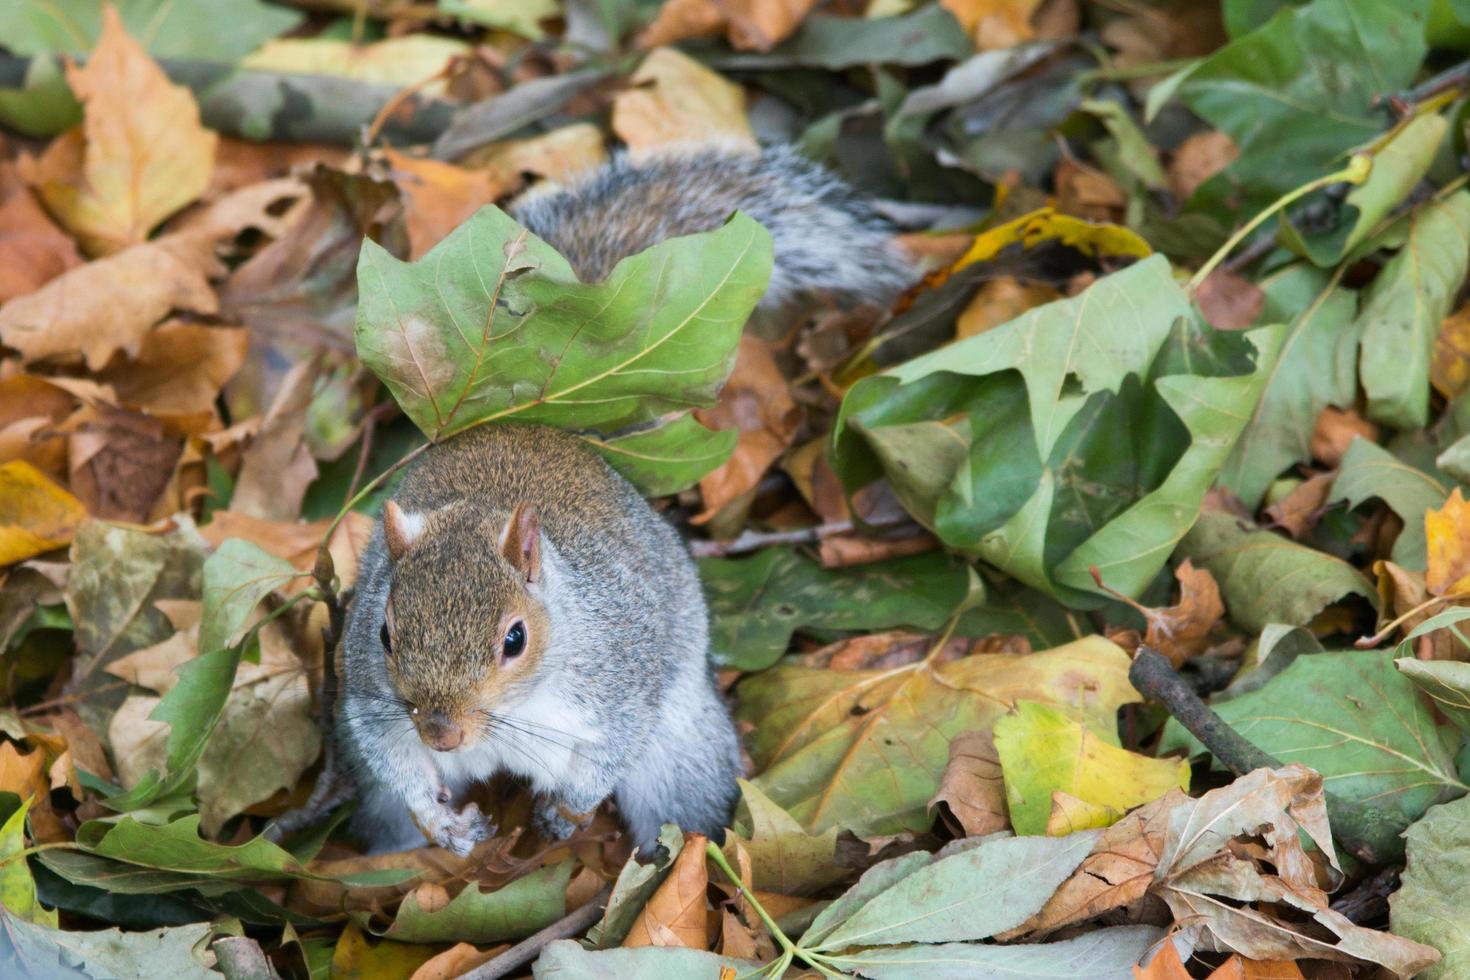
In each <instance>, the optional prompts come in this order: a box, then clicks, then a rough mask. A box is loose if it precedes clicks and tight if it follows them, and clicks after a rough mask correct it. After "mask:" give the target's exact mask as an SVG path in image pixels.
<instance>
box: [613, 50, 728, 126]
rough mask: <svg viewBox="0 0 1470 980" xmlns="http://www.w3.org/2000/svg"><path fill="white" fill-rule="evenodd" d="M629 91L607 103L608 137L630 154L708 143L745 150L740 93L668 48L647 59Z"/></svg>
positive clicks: (692, 61)
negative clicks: (612, 135)
mask: <svg viewBox="0 0 1470 980" xmlns="http://www.w3.org/2000/svg"><path fill="white" fill-rule="evenodd" d="M630 81H631V83H632V85H633V86H634V87H632V88H630V89H628V90H627V91H626V92H623V93H621V94H619V95H618V96H617V98H616V99H614V100H613V117H612V127H613V132H615V133H617V134H618V138H619V139H621V140H622V141H623V142H624V143H627V144H628V146H629V147H630V148H631V149H632V150H633V151H634V152H639V151H647V150H651V149H655V148H657V147H660V146H663V145H665V144H669V143H687V142H689V141H691V140H699V139H705V140H709V139H713V140H720V141H724V142H729V143H735V144H740V143H744V144H749V145H750V147H751V152H757V148H756V146H755V137H754V136H753V135H752V134H751V131H750V123H749V122H748V121H747V120H746V117H745V93H743V92H742V91H741V90H740V87H739V86H738V85H735V84H734V83H733V82H730V81H727V80H726V79H724V78H722V77H721V76H719V75H718V74H716V73H715V72H713V71H711V70H710V69H708V68H706V67H704V66H703V65H701V64H700V63H699V62H697V61H695V60H693V59H692V58H690V57H689V56H688V55H685V54H681V53H680V52H678V51H677V50H675V49H673V48H658V49H657V50H655V51H652V52H650V53H649V55H648V57H647V58H645V59H644V60H643V64H641V65H639V66H638V70H637V71H635V72H634V73H633V77H632V78H631V79H630Z"/></svg>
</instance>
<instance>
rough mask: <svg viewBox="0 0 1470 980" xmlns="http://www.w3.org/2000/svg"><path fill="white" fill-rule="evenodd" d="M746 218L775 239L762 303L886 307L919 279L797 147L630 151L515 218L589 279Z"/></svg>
mask: <svg viewBox="0 0 1470 980" xmlns="http://www.w3.org/2000/svg"><path fill="white" fill-rule="evenodd" d="M737 210H738V211H743V212H745V213H746V214H748V215H750V216H751V217H752V218H754V219H755V220H757V221H759V222H760V223H761V224H762V225H764V226H765V227H766V229H767V230H768V231H770V233H771V237H772V239H773V240H774V243H775V269H774V270H773V271H772V273H771V283H770V286H769V288H767V290H766V295H765V298H764V299H762V300H761V303H760V308H761V309H763V310H774V309H779V308H781V307H783V306H785V305H786V304H788V303H790V302H792V301H794V300H797V299H800V298H803V297H806V296H810V295H813V294H817V295H826V296H830V297H832V298H833V299H836V300H837V301H839V302H842V303H849V304H852V303H875V304H886V303H888V302H889V301H891V300H892V299H893V298H894V297H895V296H896V295H897V294H898V293H899V292H900V291H901V290H903V289H904V288H905V287H907V286H908V285H910V284H911V283H912V282H913V281H914V280H915V279H916V278H917V277H918V272H917V270H916V268H915V265H914V260H913V259H912V257H910V256H909V255H907V254H906V253H905V252H904V250H903V249H901V248H900V247H898V246H897V245H895V244H894V242H893V235H894V231H895V229H894V227H893V226H892V225H891V224H890V223H889V222H888V220H887V219H885V218H884V217H883V216H881V215H880V214H878V213H877V212H876V211H875V210H873V208H872V207H871V206H870V205H869V204H868V202H867V201H865V200H864V199H863V198H862V197H861V196H859V195H858V194H857V193H856V192H855V191H854V190H853V189H852V188H851V187H849V186H848V185H847V184H845V183H844V182H843V181H842V180H841V179H839V178H838V177H836V176H834V175H833V174H831V173H829V172H828V171H826V170H824V169H822V168H821V167H820V166H818V165H816V164H814V163H812V162H811V161H810V160H807V159H806V158H805V157H802V156H801V155H799V154H798V153H797V152H796V151H795V150H792V149H791V148H790V147H767V148H766V149H765V150H763V151H762V152H760V153H759V154H757V153H755V152H754V151H750V150H743V149H737V148H730V147H722V146H710V145H694V146H688V147H679V148H675V149H671V150H668V151H664V152H661V153H658V154H656V155H651V156H645V157H642V158H639V159H637V160H634V159H633V158H631V157H629V156H628V155H627V154H619V155H617V156H615V157H614V158H613V159H612V160H611V161H610V162H609V163H607V164H606V165H604V166H602V167H599V168H598V169H596V170H592V171H590V172H588V173H587V174H586V175H584V176H583V177H581V178H580V179H577V180H575V181H573V182H572V183H571V184H569V185H568V186H567V187H566V188H564V189H562V190H560V191H556V192H552V193H547V194H541V195H534V194H533V195H530V196H528V198H527V199H525V200H523V201H522V203H520V204H519V205H517V206H516V207H515V208H514V209H513V210H512V213H513V214H514V216H515V218H516V220H518V221H520V222H521V223H522V224H524V225H525V226H526V227H527V228H529V229H530V230H531V231H532V232H534V233H535V234H536V235H538V236H539V237H540V238H542V239H544V240H545V241H547V242H549V243H550V244H551V245H553V246H554V247H555V248H556V249H557V251H559V252H561V254H562V255H564V256H566V258H567V261H568V262H570V263H571V264H572V267H573V268H574V269H576V270H577V274H578V275H579V276H581V277H582V278H583V279H585V280H589V281H595V280H598V279H601V278H603V277H605V276H606V275H607V274H608V273H609V272H611V271H612V267H613V266H614V265H616V264H617V262H618V260H619V259H622V258H625V257H626V256H629V255H633V254H635V253H637V252H641V251H643V250H644V249H645V248H648V247H649V246H651V245H655V244H657V243H658V242H661V241H663V240H664V239H666V238H672V237H674V236H676V235H690V234H694V233H696V232H703V231H711V230H713V229H715V228H717V227H719V226H720V225H721V224H722V223H724V221H725V219H726V218H728V217H729V216H730V213H731V212H732V211H737Z"/></svg>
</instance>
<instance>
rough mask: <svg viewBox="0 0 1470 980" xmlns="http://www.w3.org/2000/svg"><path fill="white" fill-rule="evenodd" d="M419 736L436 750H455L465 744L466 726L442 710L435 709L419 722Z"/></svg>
mask: <svg viewBox="0 0 1470 980" xmlns="http://www.w3.org/2000/svg"><path fill="white" fill-rule="evenodd" d="M419 738H421V739H423V740H424V744H425V745H427V746H428V747H429V748H431V749H433V750H434V751H436V752H453V751H454V750H455V749H457V748H459V747H460V746H461V745H462V744H464V726H462V725H460V724H459V723H458V722H456V721H454V720H452V719H451V718H450V717H449V716H448V715H446V714H445V713H444V712H442V711H433V712H430V713H429V715H428V716H427V717H426V718H424V720H423V721H421V722H419Z"/></svg>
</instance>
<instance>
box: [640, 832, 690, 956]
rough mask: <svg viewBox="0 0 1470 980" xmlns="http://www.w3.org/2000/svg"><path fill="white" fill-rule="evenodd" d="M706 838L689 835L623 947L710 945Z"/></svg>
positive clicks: (686, 836)
mask: <svg viewBox="0 0 1470 980" xmlns="http://www.w3.org/2000/svg"><path fill="white" fill-rule="evenodd" d="M704 846H705V838H704V837H703V836H701V835H700V834H686V835H685V838H684V849H683V850H682V851H680V852H679V857H678V858H677V859H676V860H675V861H674V867H673V869H672V870H671V871H670V872H669V876H668V878H666V879H664V883H663V884H661V885H659V886H658V891H656V892H654V893H653V897H652V898H650V899H649V900H648V904H647V905H645V906H643V911H641V912H639V913H638V918H637V919H636V920H634V922H633V928H632V929H630V930H629V931H628V936H627V938H626V939H624V940H623V945H624V946H684V947H687V948H689V949H707V948H708V947H709V913H708V911H707V905H708V901H707V899H706V897H705V891H706V890H707V889H708V887H709V873H708V870H707V869H706V867H705V856H704Z"/></svg>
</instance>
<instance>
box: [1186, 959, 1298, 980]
mask: <svg viewBox="0 0 1470 980" xmlns="http://www.w3.org/2000/svg"><path fill="white" fill-rule="evenodd" d="M1209 980H1303V977H1302V971H1301V970H1300V969H1299V968H1298V967H1297V965H1296V964H1295V963H1293V962H1291V961H1290V960H1248V959H1246V958H1245V957H1243V956H1241V955H1240V954H1238V953H1237V954H1236V955H1234V956H1232V957H1230V959H1228V960H1226V961H1225V962H1224V963H1222V964H1220V966H1219V967H1218V968H1217V969H1216V970H1215V971H1214V972H1213V973H1211V974H1210V976H1209Z"/></svg>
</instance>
